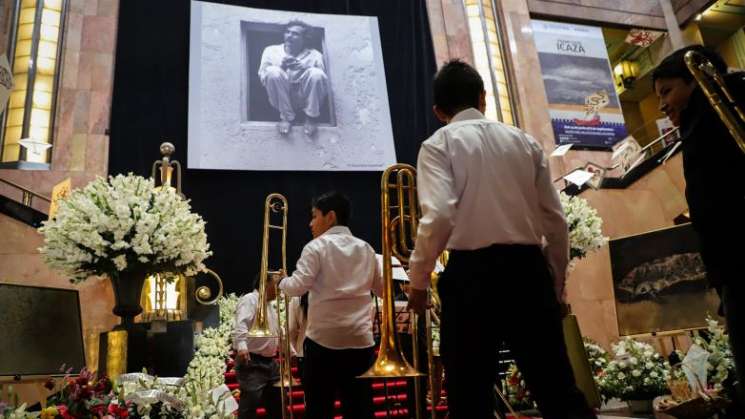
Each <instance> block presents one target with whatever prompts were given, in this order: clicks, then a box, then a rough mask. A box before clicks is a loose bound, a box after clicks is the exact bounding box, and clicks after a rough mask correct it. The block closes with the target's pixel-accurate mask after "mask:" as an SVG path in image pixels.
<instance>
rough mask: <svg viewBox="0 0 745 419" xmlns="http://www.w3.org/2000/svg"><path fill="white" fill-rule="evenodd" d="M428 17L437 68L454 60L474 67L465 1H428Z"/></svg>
mask: <svg viewBox="0 0 745 419" xmlns="http://www.w3.org/2000/svg"><path fill="white" fill-rule="evenodd" d="M427 15H428V17H429V29H430V32H431V33H432V45H433V47H434V50H435V63H436V64H437V67H438V68H439V67H440V66H441V65H442V64H443V63H444V62H445V61H448V60H451V59H454V58H459V59H461V60H463V61H465V62H467V63H469V64H472V65H473V50H472V49H471V39H470V37H469V33H468V21H467V20H466V10H465V8H464V7H463V1H462V0H427Z"/></svg>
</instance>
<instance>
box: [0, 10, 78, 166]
mask: <svg viewBox="0 0 745 419" xmlns="http://www.w3.org/2000/svg"><path fill="white" fill-rule="evenodd" d="M67 4H68V0H16V2H15V8H14V9H13V10H14V11H15V13H14V14H13V16H11V19H12V21H11V23H12V25H13V30H11V41H10V48H9V55H10V56H11V57H13V58H12V64H13V66H12V68H13V77H14V79H15V86H14V87H13V90H12V91H11V94H10V101H9V103H8V109H7V110H6V112H5V114H4V117H3V123H2V127H3V128H4V129H3V130H2V132H0V139H1V140H2V141H1V142H2V149H1V150H0V157H2V158H1V159H0V160H1V161H2V162H3V163H9V164H3V165H1V166H4V167H12V168H19V169H48V168H49V160H50V154H51V153H49V152H48V151H47V152H45V153H41V154H36V153H29V152H28V151H27V150H26V149H25V148H24V147H21V144H20V140H21V139H31V140H33V141H35V142H40V143H47V144H51V143H52V128H53V127H54V123H53V121H54V109H55V102H56V96H57V87H58V74H59V67H60V66H59V63H60V59H61V48H60V45H61V44H62V42H61V40H62V27H63V22H64V16H65V13H66V10H67Z"/></svg>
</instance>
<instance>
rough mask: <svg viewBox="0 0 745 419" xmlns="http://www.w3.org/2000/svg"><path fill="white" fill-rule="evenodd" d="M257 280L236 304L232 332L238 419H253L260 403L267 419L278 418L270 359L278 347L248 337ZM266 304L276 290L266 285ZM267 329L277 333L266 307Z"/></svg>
mask: <svg viewBox="0 0 745 419" xmlns="http://www.w3.org/2000/svg"><path fill="white" fill-rule="evenodd" d="M258 287H259V277H258V275H257V277H256V278H255V279H254V290H253V291H252V292H250V293H248V294H246V295H244V296H242V297H241V299H240V300H239V301H238V307H237V308H236V313H235V330H234V331H233V348H234V349H235V350H236V353H237V355H236V359H235V361H236V367H235V370H236V373H237V374H238V382H239V383H240V389H241V399H240V404H239V406H238V418H239V419H253V418H256V408H257V407H259V405H261V404H262V403H263V405H264V407H265V408H266V410H267V413H268V417H269V418H273V419H278V418H281V417H282V408H281V401H280V392H279V388H278V387H275V386H274V383H276V382H278V381H279V364H277V361H275V360H274V356H275V355H276V354H277V348H278V346H279V340H278V339H277V338H252V337H249V336H248V331H249V330H250V329H251V325H252V324H253V321H254V318H256V313H257V311H258V309H259V291H258ZM266 298H267V304H268V303H269V302H271V301H274V299H275V298H276V289H275V288H274V287H273V286H271V284H270V283H267V290H266ZM267 322H268V323H269V328H270V329H272V330H274V331H275V332H277V333H278V332H279V327H278V322H277V312H276V310H274V309H272V308H270V307H267Z"/></svg>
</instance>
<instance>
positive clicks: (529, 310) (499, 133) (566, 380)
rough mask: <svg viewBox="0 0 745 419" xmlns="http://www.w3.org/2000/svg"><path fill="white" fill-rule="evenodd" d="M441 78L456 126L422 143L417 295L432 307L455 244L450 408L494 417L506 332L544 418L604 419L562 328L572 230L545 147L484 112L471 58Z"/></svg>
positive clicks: (444, 107) (446, 347)
mask: <svg viewBox="0 0 745 419" xmlns="http://www.w3.org/2000/svg"><path fill="white" fill-rule="evenodd" d="M433 87H434V102H435V106H434V112H435V114H436V115H437V117H438V119H440V120H441V121H442V122H444V123H446V124H447V126H445V127H443V128H441V129H440V130H438V131H437V132H436V133H435V134H434V135H432V137H430V138H429V139H427V141H425V142H424V143H423V144H422V147H421V149H420V151H419V157H418V161H417V169H418V170H417V188H418V194H419V203H420V205H421V208H422V218H421V220H420V222H419V229H418V233H417V239H416V246H415V249H414V252H413V254H412V256H411V259H410V261H409V263H410V265H409V268H410V271H409V277H410V279H411V287H412V290H411V293H410V300H409V305H410V307H411V308H413V309H414V310H416V311H418V312H422V311H423V310H424V308H425V306H426V304H427V301H426V295H427V294H426V289H427V287H428V286H429V282H430V274H431V272H432V270H433V268H434V266H435V261H436V259H437V257H438V256H439V255H440V253H442V251H443V250H445V249H450V258H449V261H448V264H447V267H446V268H445V271H444V272H443V273H442V274H441V276H440V279H439V282H438V292H439V295H440V299H441V302H442V312H441V334H440V337H441V346H440V354H441V356H442V360H443V363H444V365H445V374H446V377H447V389H448V407H449V409H450V412H451V414H450V417H451V419H485V418H493V417H494V415H493V412H494V410H495V397H494V390H493V389H494V385H495V382H496V380H497V345H498V343H499V342H500V341H506V342H507V345H508V346H509V348H510V349H511V351H512V353H513V354H514V356H515V359H516V361H517V365H518V368H519V369H520V371H521V372H522V374H523V376H524V377H525V381H526V383H527V385H528V388H529V389H530V391H531V394H532V395H533V397H534V398H535V400H536V402H537V404H538V407H539V409H540V410H541V413H543V417H544V418H546V419H566V418H594V417H595V414H594V413H593V412H592V410H591V409H590V408H589V407H588V405H587V402H586V400H585V398H584V396H583V395H582V393H580V392H579V390H578V389H577V387H576V385H575V382H574V376H573V373H572V370H571V367H570V364H569V360H568V358H567V353H566V346H565V343H564V337H563V333H562V327H561V317H562V314H561V305H560V302H561V301H563V298H564V291H563V290H564V279H565V271H566V266H567V262H568V257H569V245H568V243H569V238H568V231H567V224H566V220H565V218H564V213H563V210H562V207H561V204H560V202H559V196H558V193H557V192H556V190H555V189H554V187H553V185H552V182H551V176H550V171H549V168H548V163H547V161H546V157H545V155H544V154H543V150H542V149H541V147H540V145H539V144H538V143H537V142H536V141H535V140H534V139H533V138H532V137H530V136H529V135H527V134H526V133H524V132H523V131H521V130H519V129H517V128H515V127H512V126H509V125H505V124H502V123H499V122H494V121H489V120H487V119H486V118H485V117H484V115H483V112H484V110H485V107H486V101H485V95H486V93H485V91H484V84H483V81H482V79H481V77H480V76H479V74H478V72H477V71H476V70H475V69H473V68H472V67H471V66H469V65H468V64H465V63H463V62H461V61H458V60H454V61H451V62H449V63H447V64H445V65H444V66H443V67H442V68H441V69H440V70H439V71H438V72H437V74H436V75H435V80H434V83H433ZM544 240H545V241H546V242H547V246H546V247H545V248H543V246H542V243H543V241H544ZM474 360H475V361H474ZM474 366H476V367H475V368H474ZM459 374H460V375H461V377H460V381H459Z"/></svg>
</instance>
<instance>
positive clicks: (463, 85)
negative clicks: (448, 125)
mask: <svg viewBox="0 0 745 419" xmlns="http://www.w3.org/2000/svg"><path fill="white" fill-rule="evenodd" d="M432 87H433V89H434V96H435V97H434V99H435V106H437V108H438V109H439V110H440V111H442V112H444V113H445V114H447V115H449V116H453V115H455V114H456V113H458V112H460V111H462V110H463V109H467V108H476V109H478V108H479V102H480V100H481V94H482V93H483V92H484V81H483V80H482V79H481V76H480V75H479V72H478V71H476V69H475V68H473V67H471V66H470V65H468V64H466V63H464V62H463V61H461V60H458V59H455V60H451V61H448V62H446V63H445V65H443V66H442V67H441V68H440V70H439V71H437V74H435V79H434V81H433V82H432Z"/></svg>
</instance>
